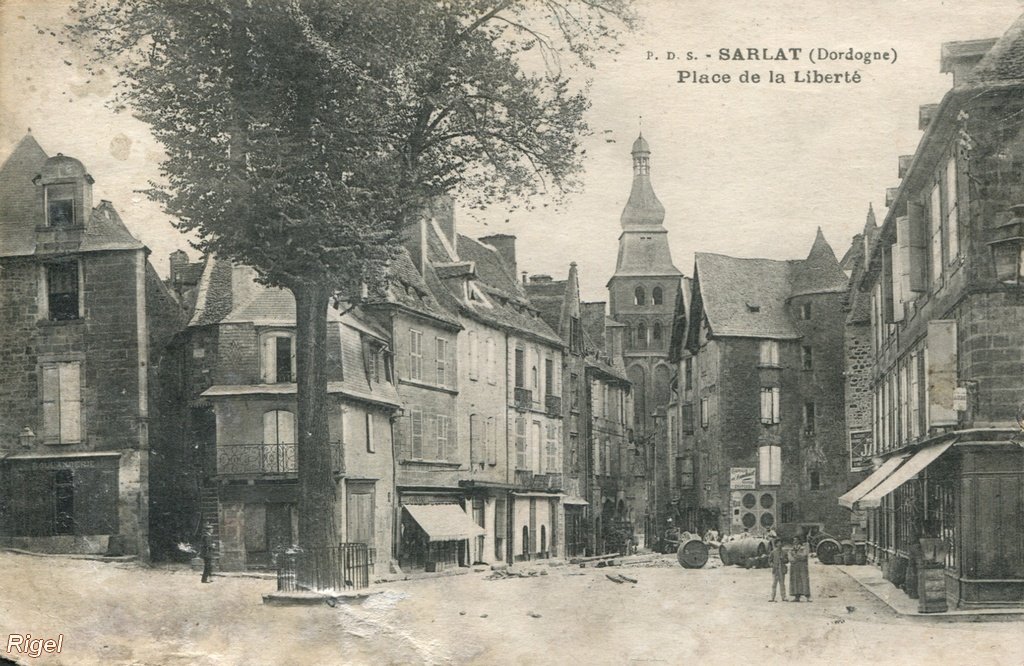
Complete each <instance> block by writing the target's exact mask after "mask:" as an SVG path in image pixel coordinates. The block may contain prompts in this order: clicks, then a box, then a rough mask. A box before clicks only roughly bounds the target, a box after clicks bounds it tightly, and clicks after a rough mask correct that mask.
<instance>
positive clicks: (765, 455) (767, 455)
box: [757, 446, 782, 486]
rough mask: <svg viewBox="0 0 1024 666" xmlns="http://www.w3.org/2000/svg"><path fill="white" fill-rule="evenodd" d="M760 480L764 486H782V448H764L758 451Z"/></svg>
mask: <svg viewBox="0 0 1024 666" xmlns="http://www.w3.org/2000/svg"><path fill="white" fill-rule="evenodd" d="M757 463H758V478H759V479H760V482H761V485H762V486H778V485H781V484H782V447H781V446H762V447H760V448H759V449H758V450H757Z"/></svg>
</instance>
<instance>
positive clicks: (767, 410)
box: [761, 386, 780, 425]
mask: <svg viewBox="0 0 1024 666" xmlns="http://www.w3.org/2000/svg"><path fill="white" fill-rule="evenodd" d="M779 393H780V391H779V387H778V386H772V387H767V386H766V387H763V388H762V389H761V423H763V424H765V425H774V424H776V423H779V421H780V418H779V407H780V404H779V403H780V395H779Z"/></svg>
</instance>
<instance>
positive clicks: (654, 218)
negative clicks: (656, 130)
mask: <svg viewBox="0 0 1024 666" xmlns="http://www.w3.org/2000/svg"><path fill="white" fill-rule="evenodd" d="M631 152H632V154H633V189H632V190H630V192H629V201H627V202H626V207H625V208H624V209H623V211H622V218H621V223H622V228H623V229H628V228H631V227H652V226H653V227H660V226H661V224H662V222H664V221H665V207H664V206H662V205H661V202H660V201H658V197H657V196H656V195H655V194H654V188H652V187H651V147H650V145H648V143H647V140H646V139H644V135H643V134H640V135H639V136H637V138H636V141H634V142H633V149H632V151H631Z"/></svg>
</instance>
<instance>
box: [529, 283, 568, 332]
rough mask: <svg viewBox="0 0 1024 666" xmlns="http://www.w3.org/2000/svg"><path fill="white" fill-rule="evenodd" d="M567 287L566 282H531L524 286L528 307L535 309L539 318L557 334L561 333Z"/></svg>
mask: <svg viewBox="0 0 1024 666" xmlns="http://www.w3.org/2000/svg"><path fill="white" fill-rule="evenodd" d="M568 287H569V281H568V280H549V281H547V282H532V281H531V282H529V283H527V284H526V285H525V286H524V288H525V289H526V296H527V297H528V298H529V299H530V305H532V306H533V307H534V308H536V310H537V312H538V314H540V318H541V319H543V320H544V322H545V323H547V325H548V326H550V327H551V328H552V330H554V331H555V332H558V333H561V332H562V311H563V310H564V309H565V298H566V295H567V292H568Z"/></svg>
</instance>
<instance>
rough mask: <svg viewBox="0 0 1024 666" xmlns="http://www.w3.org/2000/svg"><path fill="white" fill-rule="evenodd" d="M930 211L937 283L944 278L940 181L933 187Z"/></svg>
mask: <svg viewBox="0 0 1024 666" xmlns="http://www.w3.org/2000/svg"><path fill="white" fill-rule="evenodd" d="M929 213H930V219H931V228H930V229H929V232H930V233H931V237H932V240H931V247H932V258H931V269H932V284H937V283H938V282H939V280H940V279H941V278H942V208H941V197H940V192H939V184H938V183H936V184H935V186H934V187H932V195H931V203H930V206H929Z"/></svg>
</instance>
